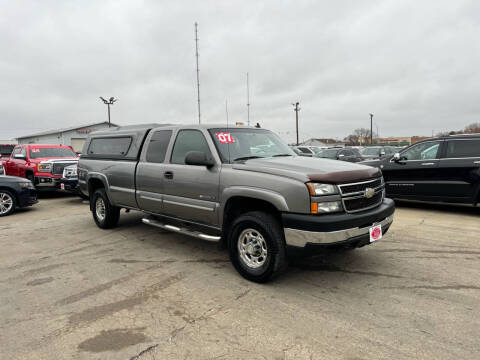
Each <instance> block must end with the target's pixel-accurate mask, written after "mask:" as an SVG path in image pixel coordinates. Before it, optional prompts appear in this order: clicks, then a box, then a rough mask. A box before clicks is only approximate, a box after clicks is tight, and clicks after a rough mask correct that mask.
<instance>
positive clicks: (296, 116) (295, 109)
mask: <svg viewBox="0 0 480 360" xmlns="http://www.w3.org/2000/svg"><path fill="white" fill-rule="evenodd" d="M292 105H293V110H294V111H295V121H296V128H297V146H298V112H299V111H300V108H299V107H298V105H300V103H299V102H298V101H297V102H296V103H295V104H293V103H292Z"/></svg>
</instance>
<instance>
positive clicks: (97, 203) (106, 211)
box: [91, 189, 120, 229]
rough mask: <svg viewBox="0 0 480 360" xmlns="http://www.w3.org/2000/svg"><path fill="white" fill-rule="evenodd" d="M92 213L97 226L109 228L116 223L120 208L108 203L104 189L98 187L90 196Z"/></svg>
mask: <svg viewBox="0 0 480 360" xmlns="http://www.w3.org/2000/svg"><path fill="white" fill-rule="evenodd" d="M91 201H92V214H93V219H94V220H95V223H96V224H97V226H98V227H99V228H102V229H111V228H113V227H115V226H117V224H118V220H119V219H120V208H119V207H116V206H113V205H112V204H110V201H109V200H108V197H107V194H106V192H105V189H98V190H96V191H95V192H94V193H93V196H92V199H91Z"/></svg>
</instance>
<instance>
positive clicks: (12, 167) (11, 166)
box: [5, 146, 22, 176]
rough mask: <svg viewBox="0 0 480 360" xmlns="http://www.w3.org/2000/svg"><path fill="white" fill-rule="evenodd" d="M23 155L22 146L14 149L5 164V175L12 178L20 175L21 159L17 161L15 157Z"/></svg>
mask: <svg viewBox="0 0 480 360" xmlns="http://www.w3.org/2000/svg"><path fill="white" fill-rule="evenodd" d="M21 153H22V146H16V147H15V149H13V151H12V154H11V155H10V158H9V159H8V160H7V161H6V162H5V165H6V166H5V174H7V175H10V176H19V175H18V166H17V164H18V162H19V161H21V160H20V159H16V158H15V155H19V154H21Z"/></svg>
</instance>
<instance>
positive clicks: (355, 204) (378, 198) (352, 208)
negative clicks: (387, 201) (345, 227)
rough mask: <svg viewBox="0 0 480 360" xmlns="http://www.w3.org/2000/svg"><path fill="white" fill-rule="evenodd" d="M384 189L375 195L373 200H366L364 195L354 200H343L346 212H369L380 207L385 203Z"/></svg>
mask: <svg viewBox="0 0 480 360" xmlns="http://www.w3.org/2000/svg"><path fill="white" fill-rule="evenodd" d="M383 197H384V191H383V189H382V190H380V191H378V192H377V193H375V195H373V196H372V197H371V198H366V197H365V196H364V195H361V196H357V197H354V198H345V199H343V206H344V208H345V211H346V212H357V211H362V210H367V209H371V208H374V207H376V206H378V205H380V204H381V203H382V201H383Z"/></svg>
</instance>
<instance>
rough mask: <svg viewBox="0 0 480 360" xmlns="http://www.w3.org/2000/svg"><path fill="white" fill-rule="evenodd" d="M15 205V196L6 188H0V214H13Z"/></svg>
mask: <svg viewBox="0 0 480 360" xmlns="http://www.w3.org/2000/svg"><path fill="white" fill-rule="evenodd" d="M16 207H17V201H16V199H15V196H14V195H13V194H12V193H11V192H10V191H8V190H0V216H8V215H11V214H13V212H14V211H15V208H16Z"/></svg>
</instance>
